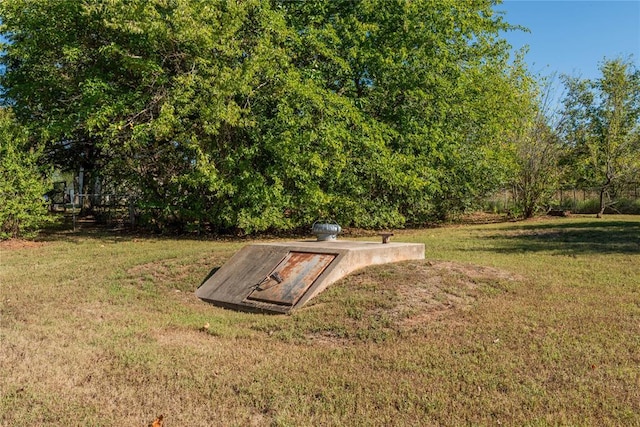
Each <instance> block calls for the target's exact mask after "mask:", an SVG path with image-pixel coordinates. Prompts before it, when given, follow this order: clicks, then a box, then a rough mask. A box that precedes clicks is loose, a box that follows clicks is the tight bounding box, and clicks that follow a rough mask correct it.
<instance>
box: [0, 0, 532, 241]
mask: <svg viewBox="0 0 640 427" xmlns="http://www.w3.org/2000/svg"><path fill="white" fill-rule="evenodd" d="M494 6H495V2H494V1H491V0H478V1H473V2H458V1H453V0H451V1H444V0H437V1H433V0H417V1H411V2H407V1H401V0H395V1H390V0H384V1H380V0H357V1H353V0H336V1H320V0H317V1H316V0H309V1H304V2H291V1H284V0H282V1H279V0H271V1H267V0H248V1H243V2H235V1H193V0H146V1H141V0H140V1H127V2H124V1H110V2H103V1H98V0H42V1H38V2H32V1H29V0H4V1H3V2H2V3H0V18H1V19H2V27H0V32H1V33H2V34H4V35H5V36H6V37H7V38H8V40H9V42H8V43H7V44H5V45H4V49H5V55H4V56H3V57H2V59H1V61H2V63H3V64H4V65H6V75H5V76H4V77H3V78H2V79H1V80H0V83H1V84H2V86H4V88H5V90H6V94H5V96H6V97H7V99H9V100H10V101H11V102H12V103H13V104H14V105H15V109H16V114H17V116H18V117H19V118H20V120H22V121H23V122H24V123H25V124H29V126H30V127H32V128H33V133H34V135H37V136H38V138H39V139H40V140H41V141H43V142H45V143H46V146H47V155H48V156H49V158H50V159H51V161H53V162H55V163H56V164H57V165H60V166H62V167H64V168H66V169H74V168H76V169H77V168H79V167H82V168H83V169H84V170H85V171H87V173H88V174H89V176H90V177H91V180H98V179H99V180H102V181H103V183H104V181H109V184H110V185H113V186H116V185H117V186H120V187H124V188H127V189H128V190H127V191H129V192H132V193H135V194H136V195H137V196H138V198H139V200H140V206H141V208H143V212H144V213H147V214H148V218H149V220H150V221H156V222H157V223H158V224H159V225H161V226H164V225H166V224H167V223H169V222H175V223H177V224H182V225H184V224H189V223H192V224H201V225H202V224H210V225H211V226H213V227H214V228H216V229H234V228H235V229H240V230H243V231H245V232H251V231H256V230H264V229H268V228H280V229H282V228H291V227H296V226H300V225H304V224H309V223H310V222H312V221H313V220H314V219H317V218H318V217H323V216H324V217H333V218H335V219H337V220H339V221H340V222H342V223H343V224H345V225H357V226H366V227H379V226H400V225H402V224H405V223H407V222H409V221H416V222H420V221H425V220H428V219H430V218H433V217H435V216H438V217H445V216H446V215H447V214H448V213H449V212H451V211H456V210H461V209H464V208H465V207H467V206H469V204H470V203H471V202H472V201H473V200H474V199H475V198H477V197H480V196H482V195H484V194H485V193H487V192H489V191H491V190H493V189H495V187H496V186H498V185H500V184H502V183H503V182H504V181H505V180H506V179H507V176H508V173H509V172H510V170H511V169H510V168H511V167H512V162H511V161H510V155H511V153H512V147H511V146H510V145H509V144H510V143H509V141H510V139H509V132H510V131H512V130H513V127H515V126H517V124H518V116H519V115H521V114H522V113H523V112H525V107H524V104H525V103H524V100H525V98H527V97H526V96H523V93H524V92H526V91H527V90H528V85H529V84H530V82H529V80H528V77H527V75H526V72H525V71H524V69H523V67H522V66H521V64H520V63H519V62H515V63H512V62H510V61H509V54H508V52H509V48H508V46H507V44H506V43H505V42H504V40H501V39H500V37H499V32H500V31H502V30H507V29H509V28H510V27H509V25H508V24H507V23H505V22H504V21H503V20H502V19H501V17H500V16H498V15H496V14H495V13H494V12H493V7H494Z"/></svg>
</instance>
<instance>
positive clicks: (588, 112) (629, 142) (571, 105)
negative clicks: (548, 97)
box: [563, 58, 640, 215]
mask: <svg viewBox="0 0 640 427" xmlns="http://www.w3.org/2000/svg"><path fill="white" fill-rule="evenodd" d="M600 71H601V73H602V76H601V77H600V78H598V79H594V80H589V79H579V78H571V77H567V78H566V79H565V81H566V86H567V88H568V92H567V96H566V97H565V99H564V111H565V113H564V114H565V115H566V117H567V120H566V123H565V125H564V129H563V132H564V138H565V141H566V143H567V145H568V146H569V147H570V149H571V155H572V159H571V161H572V164H573V165H574V168H573V171H572V177H571V178H572V179H573V180H574V181H575V182H577V183H579V184H586V185H589V186H593V187H596V188H598V189H599V192H600V208H599V215H602V214H603V213H604V210H605V208H606V207H607V205H608V202H609V200H612V199H615V195H616V193H617V192H619V191H620V190H621V189H623V188H624V187H625V186H626V185H628V184H629V183H632V182H634V181H635V182H634V183H637V180H638V177H640V70H638V69H637V68H635V67H634V66H633V64H632V63H631V62H630V61H628V60H624V59H622V58H616V59H610V60H604V61H603V62H602V64H601V66H600Z"/></svg>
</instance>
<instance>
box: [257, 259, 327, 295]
mask: <svg viewBox="0 0 640 427" xmlns="http://www.w3.org/2000/svg"><path fill="white" fill-rule="evenodd" d="M335 257H336V255H334V254H318V253H310V252H289V253H288V254H287V255H286V256H285V257H284V258H283V259H282V261H280V263H278V265H277V266H276V267H275V268H274V269H273V270H272V271H271V272H270V273H269V275H268V276H267V277H265V278H264V280H262V281H261V282H260V283H258V284H256V287H255V288H254V289H253V291H252V292H251V293H250V294H249V295H248V296H247V299H250V300H256V301H263V302H270V303H273V304H282V305H291V306H292V305H295V303H296V302H298V300H299V299H300V297H302V295H304V293H305V292H306V291H307V289H309V287H310V286H311V285H312V284H313V282H314V281H315V280H316V279H317V278H318V276H320V274H322V272H323V271H324V270H325V268H327V267H328V266H329V264H331V261H333V260H334V258H335Z"/></svg>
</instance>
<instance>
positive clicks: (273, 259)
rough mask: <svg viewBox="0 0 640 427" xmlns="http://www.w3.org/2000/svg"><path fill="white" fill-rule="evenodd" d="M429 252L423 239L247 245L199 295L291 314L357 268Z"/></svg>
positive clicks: (231, 305)
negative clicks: (388, 241) (409, 241)
mask: <svg viewBox="0 0 640 427" xmlns="http://www.w3.org/2000/svg"><path fill="white" fill-rule="evenodd" d="M385 241H386V240H385ZM424 250H425V247H424V244H422V243H375V242H359V241H345V240H332V241H299V242H276V243H258V244H253V245H248V246H245V247H244V248H242V249H241V250H240V251H238V252H237V253H236V254H235V255H234V256H232V257H231V259H229V261H227V263H225V264H224V265H223V266H222V267H220V269H218V270H217V271H216V272H215V273H214V274H213V275H211V276H210V277H209V278H208V279H207V280H205V281H204V283H202V285H201V286H200V287H199V288H198V289H197V290H196V296H197V297H198V298H200V299H202V300H204V301H207V302H210V303H212V304H215V305H219V306H222V307H227V308H234V309H241V310H251V311H267V312H275V313H288V312H289V311H291V310H294V309H297V308H300V307H302V306H303V305H304V304H306V303H307V302H308V301H309V300H310V299H311V298H313V297H315V296H316V295H318V294H319V293H320V292H322V291H323V290H324V289H326V288H327V286H329V285H330V284H332V283H334V282H336V281H337V280H339V279H341V278H343V277H345V276H346V275H348V274H349V273H351V272H353V271H355V270H359V269H361V268H363V267H366V266H369V265H376V264H386V263H390V262H399V261H407V260H416V259H424Z"/></svg>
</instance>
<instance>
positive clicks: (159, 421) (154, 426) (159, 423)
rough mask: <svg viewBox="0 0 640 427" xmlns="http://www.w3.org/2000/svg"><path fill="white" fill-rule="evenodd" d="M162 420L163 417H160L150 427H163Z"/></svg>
mask: <svg viewBox="0 0 640 427" xmlns="http://www.w3.org/2000/svg"><path fill="white" fill-rule="evenodd" d="M162 418H163V417H162V415H158V418H156V419H155V420H153V422H152V423H151V424H149V427H162Z"/></svg>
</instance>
